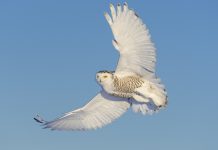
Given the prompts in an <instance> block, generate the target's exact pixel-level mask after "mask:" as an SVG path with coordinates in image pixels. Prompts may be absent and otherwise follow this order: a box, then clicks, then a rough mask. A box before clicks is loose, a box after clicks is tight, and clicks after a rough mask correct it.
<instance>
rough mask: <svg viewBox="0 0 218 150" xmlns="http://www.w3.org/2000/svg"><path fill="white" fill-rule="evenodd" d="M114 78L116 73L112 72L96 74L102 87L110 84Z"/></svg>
mask: <svg viewBox="0 0 218 150" xmlns="http://www.w3.org/2000/svg"><path fill="white" fill-rule="evenodd" d="M113 77H114V72H111V71H99V72H98V73H97V74H96V80H97V81H98V83H99V84H101V85H104V84H108V83H110V82H111V81H112V80H113Z"/></svg>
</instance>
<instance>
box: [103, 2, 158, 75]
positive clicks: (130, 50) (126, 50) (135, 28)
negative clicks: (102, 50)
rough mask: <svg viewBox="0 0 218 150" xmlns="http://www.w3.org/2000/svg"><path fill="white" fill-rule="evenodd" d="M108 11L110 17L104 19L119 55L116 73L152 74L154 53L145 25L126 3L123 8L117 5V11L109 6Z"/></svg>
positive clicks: (154, 60) (153, 70) (107, 15)
mask: <svg viewBox="0 0 218 150" xmlns="http://www.w3.org/2000/svg"><path fill="white" fill-rule="evenodd" d="M110 10H111V16H110V15H109V14H108V13H105V17H106V20H107V22H108V23H109V25H110V27H111V29H112V32H113V35H114V40H113V41H112V42H113V45H114V47H115V48H116V49H117V50H118V51H119V53H120V58H119V62H118V65H117V68H116V73H119V72H133V73H136V74H139V75H141V76H145V77H146V76H148V75H151V74H153V73H154V72H155V62H156V53H155V47H154V44H153V43H152V41H151V39H150V34H149V31H148V29H147V28H146V26H145V24H143V22H142V20H141V19H140V18H139V16H138V15H137V14H136V13H135V12H134V11H133V10H131V9H129V8H128V6H127V4H126V3H125V4H124V6H123V8H122V7H121V6H120V5H119V4H118V5H117V9H115V8H114V6H113V5H112V4H111V5H110Z"/></svg>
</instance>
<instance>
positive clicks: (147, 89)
mask: <svg viewBox="0 0 218 150" xmlns="http://www.w3.org/2000/svg"><path fill="white" fill-rule="evenodd" d="M135 91H136V92H137V93H140V94H141V96H140V97H145V98H147V99H151V100H152V101H153V102H154V104H155V105H156V106H158V107H165V106H166V105H167V95H166V92H165V91H164V88H163V87H162V86H161V85H159V84H156V83H152V82H145V83H144V84H143V85H142V86H141V87H139V88H137V89H136V90H135ZM137 98H138V97H137ZM137 98H136V100H137V101H138V100H139V99H137ZM134 99H135V98H134ZM141 100H142V99H140V100H139V101H141Z"/></svg>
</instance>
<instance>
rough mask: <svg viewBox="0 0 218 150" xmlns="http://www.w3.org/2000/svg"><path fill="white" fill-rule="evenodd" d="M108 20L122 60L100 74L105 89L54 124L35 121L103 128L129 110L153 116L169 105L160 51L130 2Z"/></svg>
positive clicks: (59, 126)
mask: <svg viewBox="0 0 218 150" xmlns="http://www.w3.org/2000/svg"><path fill="white" fill-rule="evenodd" d="M110 10H111V15H109V14H108V13H105V18H106V20H107V22H108V23H109V26H110V27H111V30H112V32H113V35H114V39H113V40H112V43H113V45H114V47H115V48H116V49H117V50H118V52H119V54H120V58H119V61H118V64H117V68H116V70H115V71H99V72H98V73H97V74H96V80H97V82H98V84H99V85H100V86H101V87H102V90H101V91H100V92H99V93H98V94H97V95H96V96H95V97H94V98H93V99H92V100H91V101H90V102H89V103H88V104H86V105H85V106H83V107H82V108H79V109H76V110H73V111H71V112H68V113H66V114H65V115H63V116H62V117H60V118H57V119H55V120H53V121H44V120H43V119H42V118H41V117H39V116H37V117H35V118H34V119H35V120H36V121H37V122H40V123H43V125H44V127H45V128H50V129H52V130H89V129H96V128H101V127H103V126H105V125H107V124H109V123H111V122H112V121H113V120H115V119H117V118H118V117H120V116H121V115H122V114H123V113H124V112H126V111H127V109H128V108H129V107H132V109H133V111H134V112H141V113H142V114H151V113H153V112H155V111H158V110H159V109H160V108H163V107H166V105H167V93H166V90H165V87H164V85H163V84H161V82H160V79H159V78H157V77H156V76H155V63H156V50H155V47H154V44H153V43H152V41H151V38H150V34H149V31H148V29H147V27H146V26H145V24H144V23H143V22H142V20H141V19H140V18H139V16H138V15H137V14H136V13H135V12H134V11H133V10H131V9H129V8H128V6H127V3H124V5H123V6H121V5H120V4H118V5H117V7H116V8H115V7H114V6H113V5H112V4H111V5H110Z"/></svg>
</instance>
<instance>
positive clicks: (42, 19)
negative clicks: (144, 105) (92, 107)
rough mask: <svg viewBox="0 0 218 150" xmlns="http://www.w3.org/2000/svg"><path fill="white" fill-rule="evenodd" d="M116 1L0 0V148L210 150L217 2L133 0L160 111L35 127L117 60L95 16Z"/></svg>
mask: <svg viewBox="0 0 218 150" xmlns="http://www.w3.org/2000/svg"><path fill="white" fill-rule="evenodd" d="M118 2H120V3H123V2H124V1H123V0H122V1H117V0H113V1H103V0H101V1H97V0H92V1H83V0H81V1H70V0H66V1H56V0H52V1H51V0H46V1H42V0H37V1H33V0H20V1H15V0H7V1H4V0H2V1H0V117H1V129H0V132H1V134H0V149H2V150H3V149H4V150H14V149H16V150H39V149H45V150H49V149H52V150H59V149H79V150H85V149H96V150H102V149H104V150H111V149H125V150H132V149H143V150H144V149H153V150H159V149H166V150H175V149H176V150H184V149H185V150H195V149H196V150H205V149H217V148H218V146H217V139H218V130H217V127H218V109H217V105H218V96H217V92H218V88H217V85H218V79H217V76H218V69H217V68H218V67H217V66H218V28H217V27H218V17H217V14H218V9H217V8H218V2H217V1H215V0H208V1H206V0H205V1H203V0H198V1H197V0H196V1H190V0H183V1H173V0H165V1H148V0H144V1H139V0H138V1H136V0H135V1H133V0H127V2H128V4H129V7H131V8H133V9H134V10H136V11H137V13H138V14H139V16H140V17H141V18H142V19H143V21H144V22H145V23H146V25H147V26H148V27H149V30H150V32H151V36H152V39H153V41H154V42H155V45H156V47H157V56H158V62H157V75H158V76H159V77H160V78H161V79H162V81H163V83H164V84H165V85H166V87H167V90H168V93H169V106H168V108H167V109H166V110H164V111H161V112H160V113H158V114H155V115H152V116H142V115H140V114H135V113H132V111H131V110H130V111H128V112H127V113H126V114H125V115H124V116H123V117H121V118H120V119H118V120H116V121H115V122H114V123H113V124H111V125H109V126H106V127H104V128H102V129H99V130H96V131H88V132H59V131H50V130H43V129H41V127H40V126H39V124H37V123H36V122H34V120H33V119H32V118H33V117H34V116H35V115H36V114H40V115H42V116H43V117H44V118H45V119H48V120H51V119H54V118H56V117H57V116H60V115H61V114H62V113H64V112H67V111H70V110H71V109H74V108H77V107H80V106H82V105H84V104H85V103H86V102H87V101H89V100H90V99H91V98H92V97H93V96H94V95H95V94H96V93H97V92H98V91H99V90H100V88H99V86H98V85H97V84H96V82H95V73H96V72H97V71H99V70H105V69H107V70H113V69H114V68H115V66H116V62H117V59H118V53H117V52H116V50H115V49H114V48H113V46H112V44H111V40H112V38H113V37H112V33H111V31H110V28H109V26H108V24H107V22H106V20H105V18H104V16H103V13H104V12H105V11H109V3H113V4H117V3H118Z"/></svg>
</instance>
